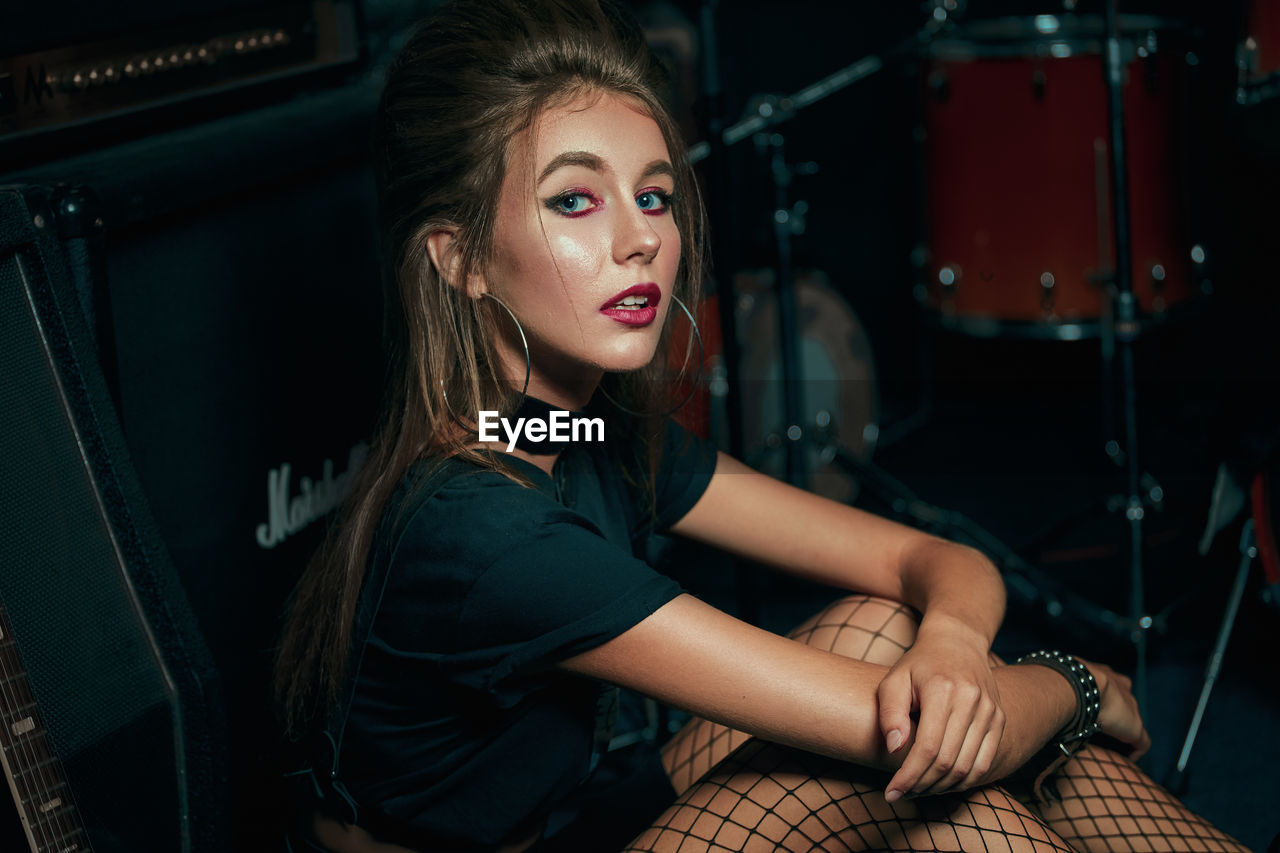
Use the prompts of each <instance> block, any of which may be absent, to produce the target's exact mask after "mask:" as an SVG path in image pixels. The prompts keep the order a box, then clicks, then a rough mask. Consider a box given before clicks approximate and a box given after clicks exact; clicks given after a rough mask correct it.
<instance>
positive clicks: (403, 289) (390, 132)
mask: <svg viewBox="0 0 1280 853" xmlns="http://www.w3.org/2000/svg"><path fill="white" fill-rule="evenodd" d="M662 86H663V73H662V69H661V66H659V65H658V63H657V61H656V60H655V59H654V57H653V55H652V54H651V53H650V52H649V50H648V47H647V45H646V44H645V41H644V36H643V33H642V32H641V31H640V29H639V27H638V26H637V25H636V23H635V22H634V20H633V19H631V18H630V16H629V15H628V14H626V13H625V11H624V10H622V9H621V8H620V7H618V6H617V5H615V3H614V0H458V2H452V3H448V4H446V5H445V6H444V7H442V8H440V9H439V10H437V11H436V12H435V13H434V14H432V15H431V16H430V17H429V18H427V19H426V20H425V21H423V22H422V23H421V24H420V25H419V26H418V28H417V29H416V30H415V31H414V33H413V34H412V36H410V38H409V39H408V40H407V42H406V43H405V45H404V46H403V48H401V50H400V52H399V54H398V55H397V56H396V58H395V59H394V60H393V61H392V63H391V65H390V66H389V68H388V70H387V77H386V84H385V87H384V89H383V92H382V98H381V101H380V103H379V105H378V112H377V117H376V125H375V128H374V146H373V148H374V151H373V154H374V172H375V177H376V180H377V186H378V198H379V231H380V235H381V240H382V245H381V253H382V259H383V281H384V285H385V289H386V330H385V331H386V343H387V347H388V359H387V362H388V371H387V390H386V393H385V396H384V403H383V412H382V415H381V418H380V420H379V425H378V428H377V430H376V431H375V433H374V437H373V440H372V443H371V448H370V452H369V455H368V457H367V459H366V461H365V463H364V465H363V467H362V468H361V470H360V472H359V474H358V475H357V476H356V477H355V479H354V481H353V484H352V488H351V491H350V493H349V495H348V497H347V499H346V501H345V503H344V505H343V507H342V510H341V512H340V515H339V517H338V519H337V522H336V524H334V525H333V526H332V527H331V529H330V531H329V535H328V537H327V539H326V541H325V543H324V545H323V546H322V547H321V549H320V551H319V552H318V553H317V554H316V556H315V557H314V558H313V559H312V561H311V563H310V565H309V566H308V568H307V571H306V572H305V573H304V574H303V577H302V579H301V581H300V582H299V584H298V587H297V589H296V590H295V591H294V595H293V598H292V600H291V603H290V606H289V612H288V616H287V619H286V623H285V630H284V634H283V636H282V640H281V646H280V650H279V653H278V657H277V660H276V671H275V694H276V701H277V707H278V711H279V713H280V716H281V719H282V722H283V724H284V727H285V731H286V734H287V735H289V736H290V737H294V738H297V737H301V736H302V735H303V734H305V733H306V732H307V730H308V728H309V727H310V726H311V724H312V723H313V722H315V721H316V720H323V715H324V714H325V713H326V712H327V710H328V709H329V708H331V707H332V705H333V703H334V702H335V701H336V700H337V697H338V694H339V691H340V689H341V686H342V683H343V677H344V669H345V665H346V659H347V654H348V648H349V645H350V643H351V639H352V638H351V633H352V623H353V621H354V618H355V611H356V605H357V600H358V598H359V594H360V588H361V583H362V581H363V579H364V574H365V564H366V562H367V560H368V558H369V552H370V549H371V547H372V545H373V540H374V538H375V533H376V531H377V527H378V524H379V521H380V519H381V516H382V514H383V512H384V510H385V508H386V506H387V502H388V500H389V498H390V496H391V494H392V493H393V492H394V490H395V488H396V486H397V485H398V484H399V483H400V481H401V480H402V479H403V478H404V477H405V475H406V473H407V472H408V470H409V467H410V466H411V465H412V464H413V463H415V462H417V461H418V460H421V459H425V458H434V459H442V458H446V457H451V456H463V457H467V458H469V459H471V460H473V461H474V462H475V463H476V464H478V465H482V466H484V467H487V468H490V469H493V470H497V471H500V472H502V473H504V474H507V475H508V476H511V477H512V478H513V479H516V480H521V478H520V477H519V475H517V474H516V473H515V472H514V471H513V470H512V469H510V468H509V467H508V466H506V465H504V463H503V462H502V461H501V459H500V457H501V454H486V453H480V452H477V451H475V450H472V449H471V448H470V447H469V446H468V445H469V440H470V438H471V436H472V431H471V425H470V424H468V423H467V422H466V420H465V414H466V413H468V412H476V411H480V410H502V411H510V410H511V409H512V408H514V405H515V404H516V403H517V402H518V397H519V392H518V390H515V389H512V388H510V387H509V385H508V384H507V383H505V382H503V381H502V380H501V377H499V375H498V374H497V372H496V371H497V370H498V366H499V361H498V358H497V355H496V352H495V350H494V347H493V341H494V339H495V337H496V334H497V322H498V320H499V316H498V315H497V314H495V305H494V303H493V302H492V300H487V299H473V298H469V297H468V295H467V292H466V288H465V286H462V283H464V282H466V281H467V280H468V278H469V277H470V276H471V275H472V274H473V273H475V272H481V271H483V270H484V269H485V265H486V264H487V262H488V261H489V260H490V258H491V255H492V249H493V242H494V221H495V218H496V211H497V205H498V196H499V192H500V190H501V187H502V183H503V178H504V176H505V174H506V167H507V163H508V161H509V154H510V140H511V139H512V138H513V137H515V136H516V135H517V134H518V133H520V132H521V131H522V130H524V129H526V128H529V127H532V126H533V125H534V122H535V120H536V119H537V117H538V115H539V114H540V113H541V112H542V111H544V110H546V109H548V108H551V107H555V106H559V105H562V104H565V103H567V102H569V101H572V100H574V99H575V98H578V97H581V96H584V95H593V94H615V95H621V96H623V97H626V98H628V99H629V100H631V101H632V102H633V103H635V104H636V105H637V106H639V107H640V108H642V109H643V110H644V111H645V112H646V113H647V114H648V115H649V116H650V117H651V118H652V119H653V120H654V122H656V123H657V125H658V127H659V128H660V130H661V131H662V135H663V138H664V140H665V141H666V144H667V149H668V152H669V154H670V156H671V158H672V164H673V165H674V166H675V170H676V176H675V193H674V195H673V204H672V215H673V216H674V218H675V221H676V224H677V227H678V229H679V232H680V236H681V243H682V249H683V252H682V259H681V264H680V272H679V274H678V275H677V279H676V284H675V292H676V295H677V296H679V297H680V298H682V299H683V300H684V301H685V303H686V304H688V305H690V306H693V305H696V304H697V296H698V289H699V286H700V283H701V279H702V272H703V270H702V264H703V255H702V239H703V213H702V207H701V203H700V201H699V196H698V193H697V188H696V185H695V183H694V179H693V173H692V169H691V167H690V165H689V161H688V158H687V156H686V153H685V149H684V146H683V143H682V141H681V139H680V134H679V131H678V129H677V127H676V124H675V122H674V121H673V120H672V118H671V117H670V115H669V114H668V112H667V111H666V109H665V107H664V106H663V104H662V100H661V96H660V92H661V91H662ZM442 228H448V229H454V230H455V238H454V250H455V251H456V267H452V268H451V272H450V276H451V277H452V278H454V281H453V282H452V284H453V285H457V286H451V283H450V282H447V281H445V280H443V278H442V276H441V274H440V272H439V271H438V270H436V269H435V267H434V266H433V265H432V263H431V260H430V258H429V256H428V253H427V238H428V236H429V235H430V234H431V233H432V232H434V231H436V230H438V229H442ZM496 310H497V311H501V308H497V309H496ZM671 313H674V312H669V313H668V316H670V314H671ZM669 326H670V323H668V327H669ZM667 339H668V333H667V331H666V330H664V332H663V335H662V341H661V343H660V344H659V349H658V356H657V357H656V358H654V360H653V363H651V364H650V365H649V366H648V367H646V368H644V369H643V370H640V371H636V372H634V373H630V374H616V375H614V374H611V375H608V376H606V378H605V383H606V385H607V386H608V387H607V389H606V390H608V391H609V394H610V396H612V397H613V398H614V399H615V400H618V401H619V402H621V403H622V404H623V405H624V406H626V407H627V408H629V409H632V410H634V411H638V412H656V413H659V414H661V413H663V412H665V411H666V410H668V409H669V408H670V407H671V406H672V405H674V404H673V403H671V402H670V401H669V398H670V391H671V389H672V387H673V383H672V382H671V381H670V379H669V378H668V376H667V372H666V359H665V354H666V352H667V351H668V340H667ZM676 402H677V403H678V402H679V401H678V400H677V401H676ZM614 414H615V415H616V414H617V412H616V411H615V412H614ZM615 420H617V421H618V422H619V423H621V422H622V421H624V420H625V419H621V418H617V419H611V420H610V423H611V424H613V423H614V422H615ZM660 422H661V418H660V417H659V418H648V419H644V421H643V422H642V423H638V424H632V428H633V429H634V431H635V432H636V433H638V434H639V435H640V437H641V438H643V440H644V441H645V442H646V443H647V445H648V447H649V448H650V450H649V454H648V456H649V459H648V463H649V464H648V465H647V466H646V467H648V469H649V474H650V475H652V473H653V472H654V470H656V466H657V452H658V448H659V446H660V441H659V440H658V438H657V436H658V431H659V430H660Z"/></svg>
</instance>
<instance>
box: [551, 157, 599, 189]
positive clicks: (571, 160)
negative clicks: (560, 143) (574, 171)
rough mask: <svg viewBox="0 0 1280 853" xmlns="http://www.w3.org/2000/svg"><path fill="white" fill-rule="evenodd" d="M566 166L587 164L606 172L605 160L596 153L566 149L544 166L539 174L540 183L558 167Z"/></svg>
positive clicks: (591, 167)
mask: <svg viewBox="0 0 1280 853" xmlns="http://www.w3.org/2000/svg"><path fill="white" fill-rule="evenodd" d="M565 166H585V167H586V168H588V169H590V170H591V171H593V172H604V161H603V160H601V159H600V158H599V157H597V156H596V155H595V154H592V153H590V152H587V151H565V152H564V153H562V154H557V155H556V156H554V157H552V158H551V162H550V163H548V164H547V165H546V166H544V167H543V169H542V172H541V174H539V175H538V183H542V182H543V181H545V180H546V179H547V176H548V175H550V174H551V173H552V172H554V171H555V170H556V169H563V168H564V167H565Z"/></svg>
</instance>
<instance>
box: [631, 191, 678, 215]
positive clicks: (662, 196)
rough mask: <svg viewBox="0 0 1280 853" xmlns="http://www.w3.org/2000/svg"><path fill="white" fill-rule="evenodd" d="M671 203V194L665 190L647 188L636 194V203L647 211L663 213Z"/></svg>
mask: <svg viewBox="0 0 1280 853" xmlns="http://www.w3.org/2000/svg"><path fill="white" fill-rule="evenodd" d="M670 204H671V194H670V193H668V192H665V191H663V190H645V191H644V192H642V193H640V195H638V196H636V205H637V206H638V207H639V208H640V209H641V210H643V211H644V212H645V213H662V212H663V211H665V210H666V209H667V206H668V205H670Z"/></svg>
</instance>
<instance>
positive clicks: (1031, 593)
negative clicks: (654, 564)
mask: <svg viewBox="0 0 1280 853" xmlns="http://www.w3.org/2000/svg"><path fill="white" fill-rule="evenodd" d="M962 5H963V4H962V3H961V2H948V0H940V2H938V3H936V4H935V6H934V14H933V15H932V16H931V19H930V21H929V22H928V23H927V24H926V25H925V27H924V30H923V32H924V33H925V34H926V36H932V35H933V34H936V33H937V32H939V31H941V29H942V28H943V27H944V26H945V25H946V24H947V23H948V22H949V19H950V14H951V12H954V11H956V10H958V9H960V8H961V7H962ZM713 16H714V2H711V3H708V4H706V5H704V7H703V18H702V20H703V24H704V27H703V29H704V32H705V31H706V30H707V23H708V21H710V20H713ZM919 38H920V37H918V36H915V35H913V36H911V37H908V38H907V39H904V40H902V41H901V42H899V43H898V44H897V45H895V46H893V47H891V48H890V50H888V51H886V52H885V55H892V54H897V53H902V54H908V53H909V52H910V51H912V50H914V48H915V46H916V44H917V42H918V40H919ZM883 67H884V59H883V58H882V57H881V56H876V55H872V56H867V57H864V58H862V59H860V60H858V61H856V62H854V63H852V64H851V65H848V66H846V67H845V68H844V69H841V70H840V71H837V72H836V73H834V74H832V75H829V76H828V77H826V78H823V79H822V80H819V81H818V82H817V83H814V84H812V85H810V86H808V87H806V88H805V89H802V90H800V91H799V92H797V93H795V94H794V95H791V96H789V97H777V96H761V97H757V98H755V99H753V101H752V109H751V111H750V112H749V114H748V115H746V116H745V117H744V118H743V119H741V120H740V121H739V122H737V123H736V124H734V125H732V126H730V127H726V128H724V129H723V130H722V131H721V132H719V133H713V134H712V138H711V141H710V142H701V143H698V144H697V145H694V146H692V147H691V148H690V149H689V152H688V153H689V158H690V160H691V161H692V162H695V163H696V162H699V161H701V160H703V159H706V158H707V157H708V156H711V155H712V153H713V151H714V152H721V151H722V150H723V148H724V147H727V146H728V145H733V144H736V143H738V142H741V141H743V140H744V139H748V138H754V139H756V141H757V145H758V147H759V150H760V151H761V153H762V154H765V155H767V156H768V159H769V165H770V175H771V178H772V181H773V184H774V208H773V211H772V220H773V224H774V239H775V242H776V249H777V254H776V260H777V269H776V271H775V288H774V289H775V292H776V298H777V303H778V308H777V315H778V317H777V319H778V322H777V337H778V339H779V341H780V350H781V353H780V354H781V385H782V388H783V393H782V395H781V396H782V400H783V407H782V408H783V421H782V423H783V424H784V425H785V428H784V429H781V430H774V431H771V432H770V433H769V435H768V436H767V437H766V446H768V447H770V448H771V449H775V450H777V449H784V448H785V452H786V460H787V463H786V473H787V479H788V480H790V481H792V482H793V483H794V482H797V481H799V482H800V483H803V481H804V480H805V479H806V478H807V474H806V469H805V455H804V454H805V450H806V449H807V448H812V449H815V450H816V454H817V458H818V459H820V460H824V461H826V460H830V461H831V462H834V463H837V464H838V465H839V466H840V467H841V468H843V469H844V470H846V471H847V472H848V473H849V474H850V475H851V476H854V477H856V478H857V480H858V482H859V483H860V484H862V485H867V486H868V487H870V488H873V489H878V490H879V491H880V492H881V493H882V494H884V495H885V496H888V497H889V498H890V500H889V503H890V505H891V506H892V507H893V508H894V511H895V512H898V513H899V514H903V515H906V516H907V517H910V518H911V519H912V520H913V521H915V522H916V523H918V524H921V525H924V526H931V527H933V528H934V529H940V530H944V531H946V532H948V533H949V534H951V535H953V536H954V537H956V538H960V539H963V540H965V541H969V542H972V543H973V544H975V545H976V546H977V547H979V548H982V549H983V550H985V551H986V552H987V553H988V554H991V555H992V556H993V558H994V559H995V561H996V563H997V565H998V566H1000V567H1001V569H1002V571H1003V572H1004V574H1005V576H1006V578H1007V580H1008V582H1009V585H1010V587H1011V589H1013V590H1014V591H1015V593H1016V594H1017V595H1018V596H1019V597H1020V598H1022V599H1024V600H1025V601H1028V602H1036V603H1040V604H1042V605H1043V607H1044V611H1045V613H1046V614H1048V615H1049V616H1050V617H1053V618H1060V617H1062V616H1064V615H1066V614H1067V613H1068V612H1071V613H1072V614H1073V615H1077V616H1078V617H1079V619H1080V621H1081V622H1083V623H1086V624H1089V625H1090V626H1092V627H1096V628H1098V629H1100V630H1105V631H1108V632H1111V633H1115V634H1119V635H1126V636H1127V635H1132V634H1133V633H1134V632H1135V631H1136V630H1137V629H1136V628H1135V627H1134V626H1132V625H1130V624H1128V622H1127V621H1126V620H1125V619H1124V617H1120V616H1117V615H1116V614H1114V613H1111V612H1110V611H1107V610H1105V609H1103V608H1101V607H1098V606H1097V605H1095V604H1093V603H1091V602H1089V601H1087V600H1084V599H1083V598H1081V597H1080V596H1078V595H1075V594H1074V593H1071V592H1070V591H1068V590H1065V589H1063V588H1062V587H1061V585H1060V584H1058V583H1057V582H1056V581H1054V580H1053V579H1052V578H1051V577H1049V576H1048V575H1046V574H1044V573H1043V572H1041V571H1039V570H1037V569H1035V568H1034V567H1032V566H1030V565H1029V564H1027V563H1026V561H1025V560H1022V558H1020V557H1019V556H1018V555H1017V554H1016V553H1015V552H1014V551H1013V550H1012V549H1011V548H1009V546H1007V545H1005V544H1004V543H1003V542H1001V541H1000V540H999V539H997V538H996V537H994V536H992V535H991V534H989V533H987V532H986V531H984V530H982V529H981V528H979V527H978V526H977V525H975V524H973V523H972V522H970V521H968V520H967V519H965V518H964V517H963V516H961V515H959V514H957V513H953V512H949V511H945V510H941V509H939V508H937V507H932V506H930V505H928V504H926V503H924V502H923V501H920V500H919V499H918V498H916V497H915V496H914V495H911V493H910V492H909V491H908V490H906V489H905V487H903V486H902V485H901V484H900V483H897V481H896V480H894V479H893V478H892V477H890V476H889V475H888V474H887V473H886V472H884V471H883V470H881V469H880V468H878V467H877V466H875V465H874V464H873V463H871V462H870V461H868V460H866V459H864V458H862V457H861V456H860V455H859V454H858V453H856V452H853V451H852V450H851V449H850V448H848V447H847V446H846V445H845V444H844V443H843V441H842V440H841V439H840V437H839V435H840V434H839V431H838V424H836V423H835V421H834V417H833V415H832V413H831V412H830V410H828V409H822V408H819V409H818V410H817V411H816V412H815V413H814V416H813V419H812V422H809V421H808V420H807V419H804V418H803V417H802V415H801V411H802V406H803V403H802V400H801V396H800V394H799V391H798V382H799V380H800V377H801V375H802V372H801V371H802V364H801V352H800V347H799V341H798V335H797V326H796V316H797V312H796V304H797V293H796V287H795V281H794V279H793V270H792V269H791V238H792V236H794V234H795V233H796V232H795V229H796V227H797V223H799V224H800V226H801V227H803V213H804V209H803V207H802V206H793V205H791V204H790V202H789V199H788V189H789V187H790V184H791V179H792V178H793V177H794V176H795V175H796V174H797V169H796V167H794V166H792V165H789V164H787V163H786V160H785V156H784V145H785V140H784V138H783V137H782V135H781V134H780V133H777V132H772V131H773V129H774V128H776V127H777V126H779V125H781V124H782V123H784V122H786V121H789V120H790V119H792V118H794V117H795V115H796V114H797V113H798V112H799V111H800V110H802V109H803V108H805V107H807V106H810V105H812V104H814V103H816V102H817V101H819V100H821V99H823V98H826V97H828V96H829V95H831V94H834V93H836V92H838V91H840V90H842V89H844V88H846V87H847V86H849V85H852V84H853V83H855V82H857V81H859V80H862V79H865V78H866V77H868V76H870V75H871V74H874V73H876V72H877V71H879V70H880V69H881V68H883ZM711 127H712V128H713V129H715V128H717V127H720V125H719V124H718V123H716V122H715V121H713V122H712V123H711ZM716 159H717V160H719V161H720V162H721V164H722V163H723V157H718V158H716ZM799 171H800V172H809V171H810V169H809V168H808V167H802V168H801V169H800V170H799ZM722 177H723V175H722ZM718 185H719V186H720V187H721V188H722V190H721V193H720V195H721V196H722V197H723V195H724V192H725V190H726V189H727V187H728V184H727V182H723V181H721V182H719V184H718ZM714 203H715V201H714V199H713V204H714ZM797 214H799V216H797ZM721 268H723V264H721ZM959 281H960V274H959V270H958V269H956V270H953V274H952V277H951V278H950V280H949V281H947V282H946V284H948V285H949V286H952V287H953V288H954V286H955V285H957V284H958V283H959ZM1046 281H1047V279H1046ZM1056 283H1057V279H1056V277H1055V279H1054V285H1055V286H1056ZM718 284H719V287H718V295H719V301H720V312H721V315H722V317H723V316H725V315H726V314H728V315H730V316H732V314H733V313H734V306H736V304H737V298H736V295H735V291H734V288H733V284H732V282H728V281H721V282H719V283H718ZM1041 289H1042V290H1044V289H1047V288H1045V286H1044V285H1043V284H1042V285H1041ZM1055 307H1056V301H1055ZM735 326H736V318H733V319H730V320H729V321H728V322H727V323H724V325H723V327H722V329H723V334H724V342H725V354H726V356H729V355H731V353H732V352H733V350H735V349H736V346H737V336H736V335H735V334H734V333H733V332H732V330H733V329H734V328H735ZM725 367H726V371H725V373H726V375H725V376H724V386H725V387H726V388H727V389H736V388H737V387H738V385H739V383H740V382H741V375H740V374H739V373H736V372H735V371H734V370H733V368H732V361H731V360H730V359H729V358H726V359H725ZM728 393H732V390H730V391H729V392H728ZM739 399H741V398H740V397H739ZM740 417H741V411H740V409H737V408H736V407H733V406H730V407H729V411H728V418H729V422H730V428H731V433H730V434H731V436H732V435H733V433H732V425H733V422H734V420H735V418H740ZM867 427H869V428H870V430H871V431H870V432H869V433H868V432H866V431H865V429H866V427H864V433H863V436H862V437H863V439H864V441H866V442H873V441H875V440H876V439H877V438H878V437H879V430H878V426H876V425H875V424H868V425H867ZM739 581H740V586H739V590H740V592H739V597H740V604H741V607H742V610H743V613H744V614H746V615H747V618H749V619H751V618H752V614H758V597H757V594H756V592H755V589H754V587H755V583H754V579H753V577H751V576H750V575H749V574H747V573H744V574H742V575H740V577H739ZM753 621H754V620H753Z"/></svg>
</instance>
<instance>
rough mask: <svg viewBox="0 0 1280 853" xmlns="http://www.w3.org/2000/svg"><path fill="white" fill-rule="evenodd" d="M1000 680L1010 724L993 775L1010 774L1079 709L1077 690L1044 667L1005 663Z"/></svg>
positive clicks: (999, 668) (1000, 670)
mask: <svg viewBox="0 0 1280 853" xmlns="http://www.w3.org/2000/svg"><path fill="white" fill-rule="evenodd" d="M995 676H996V683H997V684H998V685H999V687H1000V698H1001V702H1002V703H1003V705H1004V707H1005V711H1006V719H1007V721H1008V722H1007V724H1006V727H1005V733H1004V736H1003V738H1002V739H1001V746H1000V754H999V756H998V757H997V762H996V768H995V769H994V770H993V773H992V778H993V779H994V778H999V777H1001V776H1007V775H1008V774H1010V773H1012V772H1013V771H1015V770H1017V769H1018V768H1019V767H1021V766H1022V765H1023V764H1025V763H1026V762H1027V761H1029V760H1030V759H1031V758H1032V757H1033V756H1035V755H1036V753H1038V752H1039V751H1040V750H1041V749H1042V748H1043V747H1044V745H1045V744H1046V743H1047V742H1048V741H1049V739H1050V738H1051V737H1053V736H1054V734H1056V733H1057V732H1060V731H1061V730H1062V729H1063V728H1064V727H1065V726H1066V725H1067V724H1068V723H1070V722H1071V719H1072V717H1073V716H1074V715H1075V711H1076V697H1075V691H1074V690H1072V689H1071V685H1070V684H1068V683H1067V681H1066V679H1064V678H1063V677H1062V676H1061V675H1058V674H1057V673H1056V672H1053V671H1052V670H1050V669H1048V668H1047V667H1042V666H1001V667H997V668H996V669H995Z"/></svg>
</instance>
